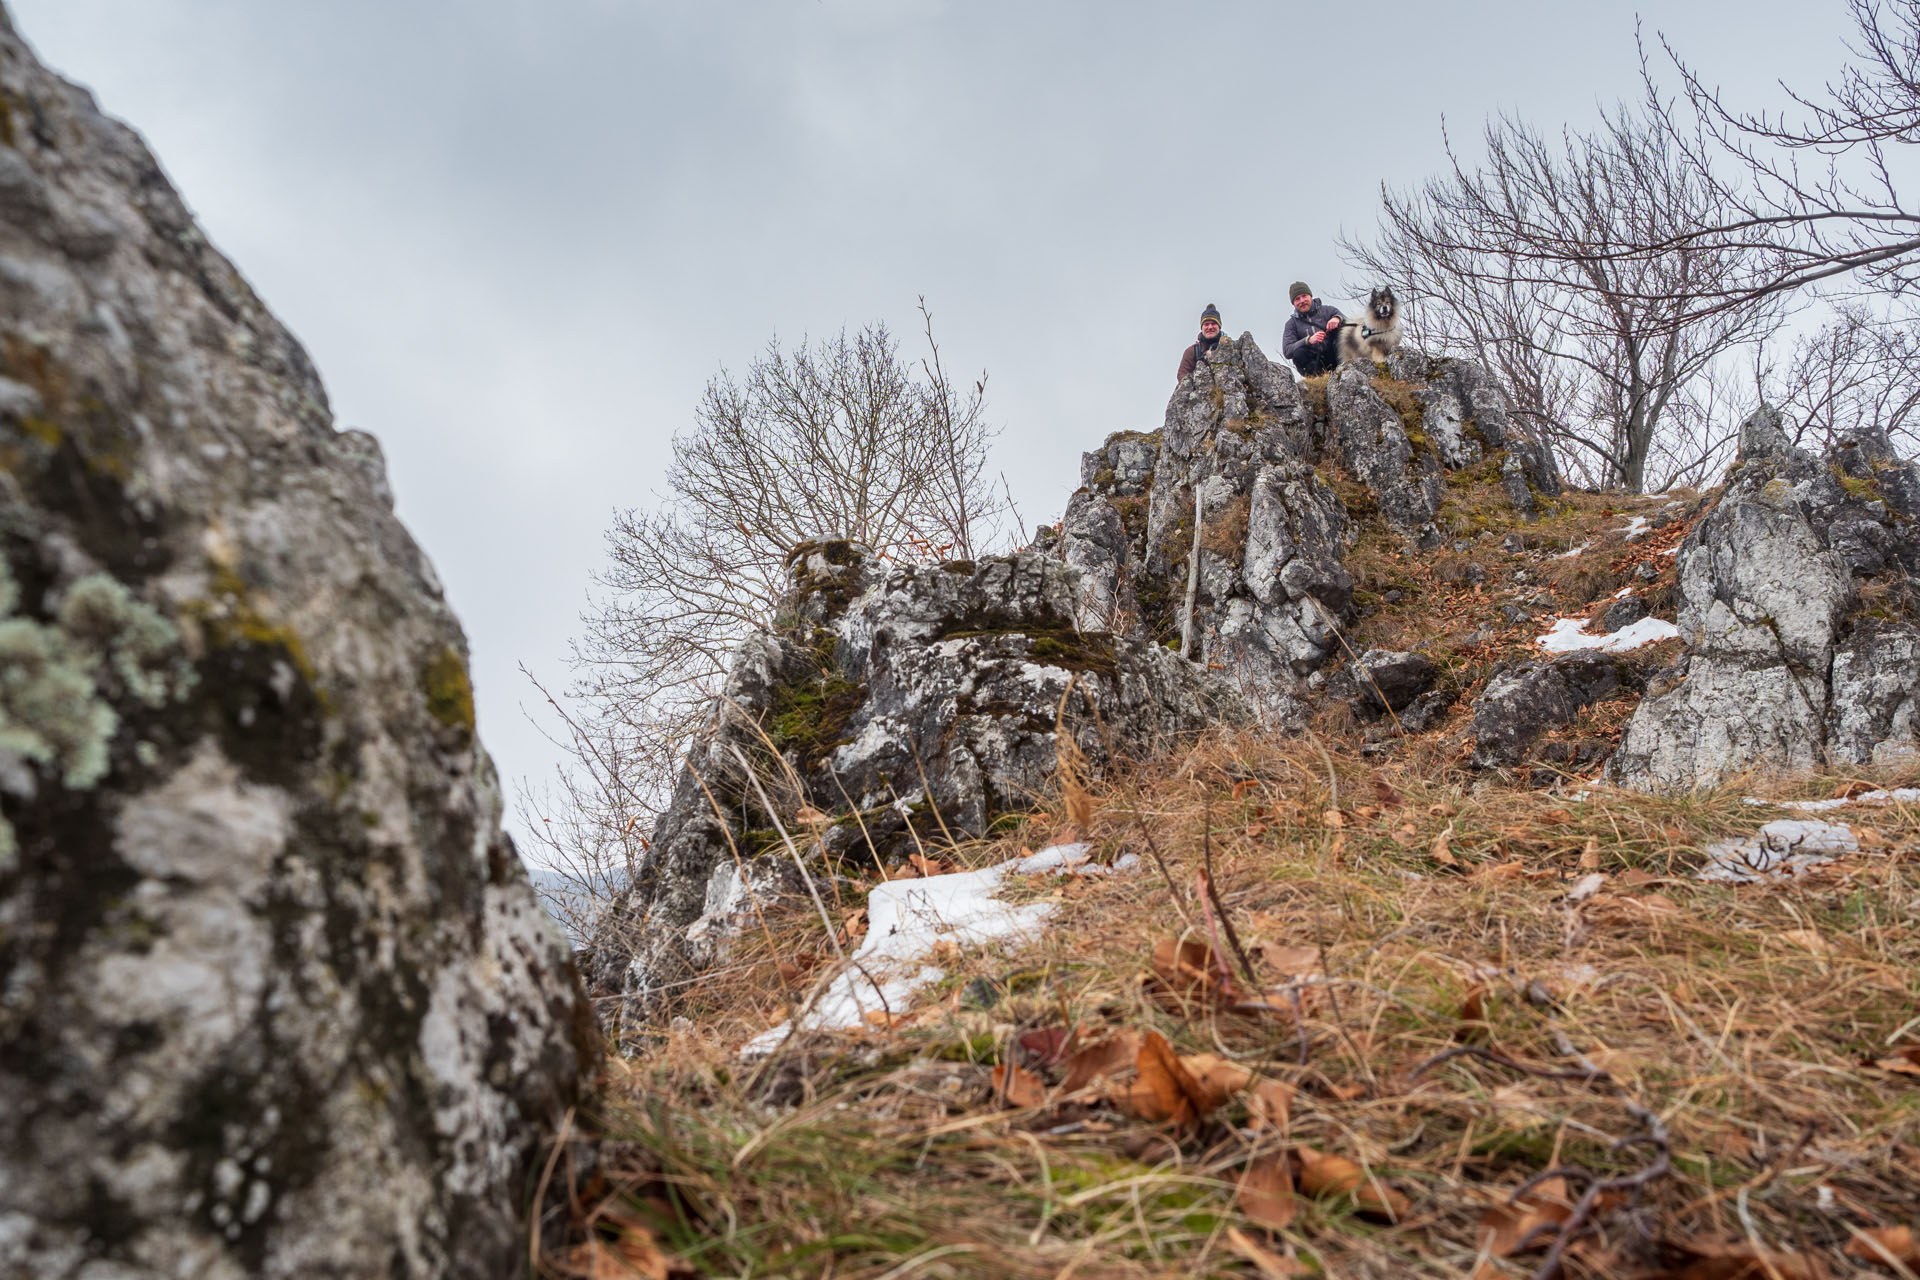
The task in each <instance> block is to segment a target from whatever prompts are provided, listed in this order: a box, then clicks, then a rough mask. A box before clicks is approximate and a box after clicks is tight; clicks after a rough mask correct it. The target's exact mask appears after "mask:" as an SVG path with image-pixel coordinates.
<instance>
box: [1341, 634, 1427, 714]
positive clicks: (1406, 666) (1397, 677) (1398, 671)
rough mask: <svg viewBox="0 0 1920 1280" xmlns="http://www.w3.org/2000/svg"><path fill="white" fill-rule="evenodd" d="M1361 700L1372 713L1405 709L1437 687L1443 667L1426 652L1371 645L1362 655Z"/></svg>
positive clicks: (1363, 706) (1364, 706) (1365, 709)
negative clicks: (1375, 647)
mask: <svg viewBox="0 0 1920 1280" xmlns="http://www.w3.org/2000/svg"><path fill="white" fill-rule="evenodd" d="M1359 665H1360V669H1361V671H1362V672H1364V673H1365V674H1364V677H1363V678H1361V679H1360V681H1359V684H1360V697H1359V700H1358V704H1359V705H1360V707H1361V708H1362V709H1363V710H1364V711H1365V712H1367V713H1368V714H1372V715H1378V714H1380V713H1381V712H1383V711H1387V710H1393V711H1402V710H1405V709H1406V707H1407V706H1408V705H1409V704H1410V703H1412V702H1413V700H1414V699H1415V698H1418V697H1419V696H1420V695H1421V694H1423V693H1425V692H1426V691H1427V690H1429V689H1431V688H1432V687H1433V682H1434V680H1435V679H1436V678H1437V677H1438V676H1439V674H1440V669H1439V668H1438V667H1436V666H1434V664H1433V659H1431V658H1429V657H1427V656H1426V655H1425V654H1423V653H1402V652H1397V651H1394V650H1388V649H1369V650H1367V651H1366V652H1365V653H1363V654H1361V655H1360V663H1359Z"/></svg>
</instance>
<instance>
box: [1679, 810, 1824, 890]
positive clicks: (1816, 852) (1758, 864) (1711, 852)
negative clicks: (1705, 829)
mask: <svg viewBox="0 0 1920 1280" xmlns="http://www.w3.org/2000/svg"><path fill="white" fill-rule="evenodd" d="M1859 851H1860V841H1859V840H1858V839H1857V838H1855V836H1854V834H1853V828H1852V827H1849V826H1847V825H1846V824H1845V823H1844V822H1815V821H1813V820H1811V819H1807V818H1781V819H1779V820H1778V821H1776V822H1769V823H1768V824H1767V825H1766V826H1764V827H1762V828H1760V829H1759V830H1758V831H1756V832H1754V833H1753V834H1752V835H1750V836H1747V837H1746V838H1744V839H1740V840H1716V841H1714V842H1713V843H1712V844H1710V845H1708V846H1707V848H1706V854H1707V864H1706V866H1704V867H1702V868H1701V869H1700V872H1699V876H1700V879H1702V880H1718V881H1725V882H1728V883H1732V884H1752V883H1755V882H1757V881H1761V880H1777V879H1782V878H1785V877H1787V876H1793V875H1798V874H1800V873H1801V872H1803V871H1808V870H1811V869H1812V868H1814V867H1820V866H1825V865H1826V864H1827V863H1829V862H1832V861H1833V860H1834V858H1835V857H1837V856H1839V855H1841V854H1847V853H1858V852H1859Z"/></svg>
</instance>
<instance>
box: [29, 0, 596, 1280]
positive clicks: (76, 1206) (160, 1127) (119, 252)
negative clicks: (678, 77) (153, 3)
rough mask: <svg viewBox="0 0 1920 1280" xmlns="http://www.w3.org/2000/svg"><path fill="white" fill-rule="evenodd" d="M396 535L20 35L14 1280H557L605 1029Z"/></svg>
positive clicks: (347, 439)
mask: <svg viewBox="0 0 1920 1280" xmlns="http://www.w3.org/2000/svg"><path fill="white" fill-rule="evenodd" d="M389 504H390V495H389V493H388V491H387V488H386V483H385V479H384V475H383V468H382V465H381V462H380V457H379V451H378V448H377V446H376V445H374V443H373V441H372V440H371V438H370V437H366V436H362V435H359V434H357V433H346V434H341V433H337V432H336V431H335V430H334V429H333V425H332V422H331V417H330V414H329V412H328V409H327V402H326V396H325V393H324V392H323V391H322V389H321V385H320V382H319V380H318V378H317V377H316V376H315V374H314V372H313V369H312V366H311V365H310V364H309V362H308V360H307V357H306V355H305V354H304V353H303V352H302V351H301V349H300V346H299V344H298V343H296V342H295V341H294V339H293V338H292V337H291V336H290V335H289V334H288V333H287V332H286V330H285V329H283V328H282V327H281V326H280V324H279V323H278V322H277V321H275V320H274V319H273V317H272V316H271V315H269V314H268V312H267V310H266V309H265V307H263V306H262V305H261V303H260V302H259V300H258V299H257V298H256V297H255V296H254V295H253V293H252V292H251V291H250V290H249V289H248V288H247V286H246V284H245V283H244V282H243V281H242V280H241V278H240V276H239V275H238V274H237V273H236V272H235V270H234V269H233V267H232V266H231V265H230V264H229V263H228V262H227V261H226V260H225V259H224V258H222V257H221V256H220V255H219V254H218V253H216V252H215V251H214V250H213V249H212V248H210V247H209V246H208V244H207V242H206V240H205V238H204V237H203V236H202V235H201V233H200V231H199V229H198V228H197V227H196V226H195V225H194V223H193V221H192V219H191V218H190V217H189V215H188V213H187V211H186V209H185V207H184V206H183V205H182V204H181V202H180V200H179V198H178V197H177V196H176V195H175V194H174V192H173V189H172V188H171V187H170V186H169V185H168V184H167V181H166V179H165V177H164V176H163V174H162V173H161V171H160V168H159V166H158V165H157V164H156V163H155V161H154V159H153V157H152V156H151V155H150V154H148V152H147V150H146V148H145V147H144V146H143V145H142V144H141V142H140V140H139V139H138V138H137V137H136V136H135V135H134V134H133V133H132V132H131V131H130V130H128V129H126V128H125V127H123V126H121V125H119V124H117V123H115V122H113V121H110V120H107V119H105V118H104V117H102V116H101V115H100V114H99V113H98V112H97V111H96V109H95V108H94V105H93V102H92V100H91V98H90V97H89V96H88V95H87V94H86V93H85V92H84V91H83V90H81V89H78V88H76V87H74V86H72V85H69V84H66V83H65V82H63V81H61V80H59V79H57V78H56V77H54V76H53V75H51V74H50V73H48V72H47V71H45V70H44V69H43V68H41V67H40V66H39V65H38V64H37V63H36V62H35V61H34V58H33V55H32V54H31V52H30V51H29V50H28V49H27V48H26V46H25V45H24V44H23V43H22V42H21V41H20V40H19V39H18V38H17V37H16V36H15V35H14V33H13V30H12V28H11V25H10V23H9V22H8V21H7V20H6V18H5V15H4V13H3V12H0V671H4V678H0V812H3V814H4V817H3V818H0V1046H4V1048H0V1274H5V1275H9V1276H22V1275H31V1276H39V1277H76V1278H78V1277H85V1278H86V1280H95V1278H97V1277H98V1278H104V1277H108V1276H112V1277H116V1278H125V1280H132V1278H135V1277H162V1276H165V1277H174V1276H186V1275H192V1276H204V1277H214V1278H223V1277H225V1278H232V1280H238V1278H239V1277H243V1276H248V1277H250V1276H268V1277H295V1276H299V1277H364V1276H407V1277H437V1276H486V1275H506V1274H510V1273H512V1272H514V1271H515V1270H516V1269H517V1267H524V1265H525V1261H524V1260H525V1243H524V1239H523V1223H524V1211H525V1198H526V1196H527V1191H528V1179H529V1171H530V1170H532V1169H533V1162H534V1161H535V1159H536V1157H537V1155H538V1153H539V1152H540V1150H541V1146H542V1143H543V1141H544V1140H545V1138H546V1137H547V1136H548V1135H549V1133H550V1131H551V1126H552V1125H553V1123H554V1122H555V1121H556V1120H557V1119H558V1117H559V1115H560V1114H561V1113H562V1112H563V1111H564V1109H565V1108H566V1107H567V1106H568V1105H570V1104H571V1103H572V1102H574V1101H575V1099H576V1097H577V1095H578V1093H579V1092H580V1090H581V1087H582V1081H583V1079H584V1078H585V1076H586V1073H587V1071H588V1070H589V1067H590V1059H591V1055H592V1054H593V1052H594V1043H593V1035H592V1027H591V1022H590V1018H589V1017H588V1015H587V1010H586V1005H585V1002H584V999H583V997H582V993H581V991H580V989H579V986H578V983H577V980H576V978H575V976H574V974H573V971H572V965H571V961H570V959H569V957H568V954H567V951H566V948H565V947H564V945H563V944H562V943H561V942H560V940H559V938H558V937H557V935H556V934H555V932H554V930H553V928H552V926H551V925H550V924H549V923H548V922H547V920H546V918H545V916H544V914H543V913H542V912H541V910H540V908H539V906H538V905H537V903H536V901H535V899H534V896H533V893H532V891H531V890H530V888H529V887H528V885H527V881H526V876H525V873H524V871H523V869H522V868H521V866H520V862H519V859H518V858H517V857H516V856H515V853H514V850H513V847H512V845H511V844H510V843H509V841H508V840H507V838H506V836H505V835H503V834H502V832H501V830H500V826H499V813H500V796H499V792H498V789H497V787H496V785H495V781H494V776H493V771H492V768H491V766H490V764H489V763H488V761H487V758H486V756H485V753H484V752H483V751H482V750H481V747H480V744H479V742H478V740H477V739H476V737H475V735H474V723H473V702H472V690H471V687H470V685H469V683H468V677H467V671H466V657H465V653H466V645H465V641H464V639H463V638H462V636H461V632H460V628H459V626H458V624H457V622H456V621H455V619H454V617H453V615H452V614H451V612H450V611H449V610H448V608H447V606H446V604H445V602H444V601H443V599H442V598H441V593H440V589H439V586H438V584H437V583H436V581H435V580H434V577H433V571H432V569H431V567H430V566H429V565H428V564H427V562H426V560H425V558H424V557H423V556H422V555H421V553H420V551H419V549H418V548H417V547H416V546H415V545H414V543H413V541H412V540H411V539H410V538H409V537H408V536H407V533H406V531H405V529H403V528H402V527H401V525H400V523H399V521H398V520H397V519H395V517H394V515H393V512H392V510H391V508H390V505H389ZM516 1259H517V1260H518V1261H517V1262H516Z"/></svg>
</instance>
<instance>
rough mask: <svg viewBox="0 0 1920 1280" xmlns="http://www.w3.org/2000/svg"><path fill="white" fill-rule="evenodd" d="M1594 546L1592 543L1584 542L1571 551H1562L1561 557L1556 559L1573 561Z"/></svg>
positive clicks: (1558, 556)
mask: <svg viewBox="0 0 1920 1280" xmlns="http://www.w3.org/2000/svg"><path fill="white" fill-rule="evenodd" d="M1592 545H1593V544H1592V543H1591V542H1583V543H1581V544H1580V545H1579V546H1577V547H1575V548H1574V549H1573V550H1571V551H1562V552H1561V553H1560V554H1559V555H1557V556H1555V557H1554V559H1555V560H1571V559H1573V557H1575V556H1577V555H1579V554H1580V553H1581V552H1583V551H1585V550H1586V549H1587V548H1588V547H1590V546H1592Z"/></svg>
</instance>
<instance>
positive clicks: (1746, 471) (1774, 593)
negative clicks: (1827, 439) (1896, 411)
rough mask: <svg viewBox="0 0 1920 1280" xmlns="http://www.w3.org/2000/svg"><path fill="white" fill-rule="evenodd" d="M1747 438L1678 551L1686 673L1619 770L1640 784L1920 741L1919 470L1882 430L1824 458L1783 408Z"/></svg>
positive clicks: (1629, 739) (1691, 782)
mask: <svg viewBox="0 0 1920 1280" xmlns="http://www.w3.org/2000/svg"><path fill="white" fill-rule="evenodd" d="M1740 441H1741V452H1740V455H1739V459H1738V461H1737V463H1736V466H1735V469H1734V471H1733V473H1732V475H1731V476H1730V477H1729V480H1728V483H1727V488H1726V491H1725V493H1724V495H1723V496H1722V497H1721V499H1720V503H1719V505H1718V506H1717V507H1716V508H1715V509H1714V510H1713V511H1712V512H1711V513H1710V514H1708V515H1707V516H1706V517H1705V518H1703V519H1702V520H1701V521H1700V522H1699V523H1698V524H1696V525H1695V526H1694V528H1693V530H1692V532H1690V533H1689V534H1688V536H1687V540H1686V542H1685V543H1683V544H1682V546H1681V549H1680V552H1679V555H1680V584H1679V585H1680V598H1681V599H1680V608H1679V618H1678V623H1679V627H1680V631H1681V634H1682V636H1683V637H1684V638H1685V640H1686V642H1687V645H1688V648H1689V654H1688V660H1687V665H1686V676H1685V680H1684V682H1683V683H1681V684H1679V685H1678V686H1677V687H1675V688H1672V689H1671V690H1669V691H1668V692H1666V693H1664V694H1661V695H1660V696H1658V697H1651V698H1648V699H1647V700H1646V701H1645V702H1644V703H1642V704H1641V706H1640V708H1639V710H1638V711H1636V712H1635V714H1634V717H1633V720H1632V722H1631V723H1630V724H1629V725H1628V726H1627V731H1626V733H1625V735H1624V736H1623V738H1622V740H1621V745H1620V750H1619V752H1618V754H1617V755H1616V756H1615V757H1614V759H1613V761H1612V763H1611V764H1610V766H1609V769H1610V772H1611V775H1612V776H1613V777H1614V778H1615V779H1616V780H1618V781H1621V782H1624V783H1627V784H1629V785H1633V786H1640V787H1664V788H1679V789H1685V788H1694V787H1704V786H1711V785H1713V784H1714V783H1716V782H1719V781H1720V780H1721V779H1723V778H1726V777H1728V776H1729V775H1731V774H1733V773H1735V772H1738V771H1740V770H1743V769H1748V768H1760V769H1768V770H1788V771H1791V770H1801V769H1808V768H1812V767H1814V766H1815V765H1818V764H1820V763H1822V762H1824V761H1833V762H1851V763H1867V762H1872V761H1884V760H1886V759H1889V758H1892V757H1894V756H1898V755H1903V754H1906V753H1910V752H1912V751H1913V750H1914V749H1915V746H1916V724H1915V714H1914V704H1915V700H1916V695H1917V694H1920V667H1917V666H1916V663H1915V656H1916V655H1915V634H1916V631H1920V608H1916V600H1920V587H1917V586H1916V584H1915V582H1914V580H1913V577H1912V574H1913V573H1914V570H1915V568H1916V566H1917V565H1920V537H1917V536H1916V533H1915V527H1914V525H1913V522H1912V520H1911V518H1910V517H1907V516H1906V515H1904V513H1903V510H1902V507H1901V505H1900V504H1901V503H1903V502H1905V501H1906V500H1907V495H1909V494H1916V493H1920V467H1917V466H1916V465H1915V464H1914V463H1911V462H1902V461H1900V460H1899V459H1898V458H1897V457H1896V456H1895V455H1894V454H1893V451H1892V449H1891V448H1890V447H1889V446H1888V445H1887V443H1886V439H1885V437H1884V436H1876V435H1872V434H1869V435H1866V436H1861V437H1855V438H1853V439H1850V440H1848V441H1844V442H1842V444H1841V445H1840V446H1839V447H1837V448H1836V449H1835V450H1834V452H1833V454H1832V455H1831V456H1830V457H1827V458H1815V457H1813V456H1812V455H1810V454H1808V453H1807V452H1805V451H1804V450H1800V449H1797V448H1794V447H1793V446H1792V445H1791V444H1790V443H1789V442H1788V439H1787V436H1786V433H1785V431H1784V430H1783V428H1782V426H1781V423H1780V421H1779V417H1778V415H1777V414H1775V413H1773V412H1772V411H1771V410H1761V411H1759V412H1757V413H1755V414H1754V415H1753V416H1752V417H1750V418H1749V419H1748V420H1747V422H1746V423H1744V424H1743V425H1742V427H1741V431H1740ZM1866 588H1871V590H1872V591H1873V593H1874V595H1875V596H1876V597H1877V598H1878V599H1879V601H1880V603H1879V605H1878V607H1877V609H1876V610H1875V611H1874V612H1877V613H1879V614H1880V615H1881V616H1880V617H1878V618H1875V617H1874V616H1873V614H1872V613H1871V612H1864V611H1863V609H1862V607H1861V604H1860V599H1861V592H1862V590H1863V589H1866Z"/></svg>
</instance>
